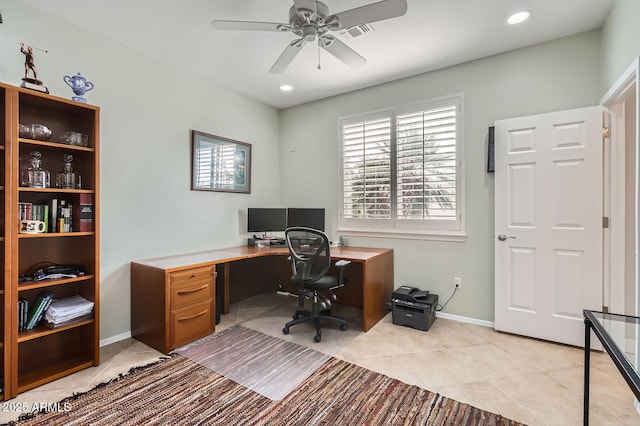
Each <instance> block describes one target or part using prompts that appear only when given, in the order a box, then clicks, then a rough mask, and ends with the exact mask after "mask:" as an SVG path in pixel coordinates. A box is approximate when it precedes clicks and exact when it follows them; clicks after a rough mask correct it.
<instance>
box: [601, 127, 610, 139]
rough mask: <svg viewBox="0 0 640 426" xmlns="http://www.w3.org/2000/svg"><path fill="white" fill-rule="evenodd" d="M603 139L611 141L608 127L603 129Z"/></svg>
mask: <svg viewBox="0 0 640 426" xmlns="http://www.w3.org/2000/svg"><path fill="white" fill-rule="evenodd" d="M602 137H603V138H604V139H609V128H608V127H603V128H602Z"/></svg>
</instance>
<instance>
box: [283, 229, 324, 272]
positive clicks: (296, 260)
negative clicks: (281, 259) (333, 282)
mask: <svg viewBox="0 0 640 426" xmlns="http://www.w3.org/2000/svg"><path fill="white" fill-rule="evenodd" d="M284 235H285V238H286V240H287V246H288V247H289V253H290V254H291V268H292V270H293V277H294V278H295V279H297V280H300V281H311V282H313V281H317V280H319V279H320V278H322V277H323V276H325V274H326V273H327V272H328V271H329V267H330V266H331V255H330V253H329V237H327V234H325V233H324V232H322V231H319V230H317V229H312V228H304V227H292V228H287V229H286V230H285V231H284Z"/></svg>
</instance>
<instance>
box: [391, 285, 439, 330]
mask: <svg viewBox="0 0 640 426" xmlns="http://www.w3.org/2000/svg"><path fill="white" fill-rule="evenodd" d="M437 305H438V295H437V294H431V293H429V292H428V291H424V290H419V289H417V288H415V287H408V286H401V287H399V288H397V289H396V290H395V291H394V292H393V293H392V294H391V306H392V312H393V313H392V315H393V323H394V324H396V325H406V326H408V327H413V328H415V329H418V330H423V331H427V330H429V327H431V324H433V322H434V321H435V320H436V306H437Z"/></svg>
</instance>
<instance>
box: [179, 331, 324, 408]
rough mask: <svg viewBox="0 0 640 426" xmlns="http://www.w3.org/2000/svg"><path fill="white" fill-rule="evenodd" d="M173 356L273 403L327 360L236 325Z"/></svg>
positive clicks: (320, 354) (303, 349) (190, 345)
mask: <svg viewBox="0 0 640 426" xmlns="http://www.w3.org/2000/svg"><path fill="white" fill-rule="evenodd" d="M176 352H177V353H179V354H180V355H182V356H185V357H187V358H189V359H190V360H192V361H195V362H197V363H198V364H200V365H202V366H204V367H207V368H209V369H211V370H213V371H215V372H216V373H218V374H221V375H223V376H225V377H226V378H228V379H231V380H233V381H234V382H236V383H239V384H241V385H243V386H245V387H247V388H249V389H251V390H253V391H255V392H258V393H259V394H261V395H263V396H266V397H267V398H269V399H272V400H274V401H279V400H281V399H282V398H284V397H285V396H286V395H287V394H288V393H289V392H291V391H292V390H294V389H295V388H296V387H298V386H299V385H300V384H301V383H302V382H304V381H305V380H306V379H307V377H309V376H310V375H312V374H313V373H314V372H315V371H316V370H317V369H318V368H320V367H321V366H322V365H323V364H324V363H325V362H327V361H328V360H329V359H330V358H331V357H330V356H329V355H325V354H323V353H321V352H318V351H315V350H313V349H311V348H307V347H305V346H301V345H297V344H295V343H291V342H287V341H284V340H282V339H278V338H276V337H273V336H268V335H266V334H264V333H261V332H259V331H256V330H252V329H250V328H246V327H242V326H240V325H235V326H233V327H230V328H228V329H226V330H223V331H221V332H218V333H215V334H211V335H209V336H206V337H204V338H202V339H200V340H197V341H195V342H193V343H190V344H188V345H186V346H183V347H181V348H178V349H176Z"/></svg>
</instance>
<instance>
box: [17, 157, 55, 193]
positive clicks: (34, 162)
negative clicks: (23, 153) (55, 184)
mask: <svg viewBox="0 0 640 426" xmlns="http://www.w3.org/2000/svg"><path fill="white" fill-rule="evenodd" d="M30 162H31V167H29V168H27V169H24V170H23V171H22V186H28V187H29V188H49V187H51V175H50V174H49V172H48V171H47V170H44V169H42V168H41V167H40V165H41V164H42V154H40V152H39V151H31V160H30Z"/></svg>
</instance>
